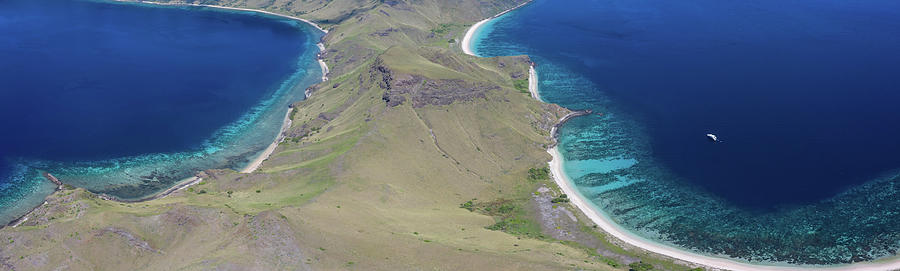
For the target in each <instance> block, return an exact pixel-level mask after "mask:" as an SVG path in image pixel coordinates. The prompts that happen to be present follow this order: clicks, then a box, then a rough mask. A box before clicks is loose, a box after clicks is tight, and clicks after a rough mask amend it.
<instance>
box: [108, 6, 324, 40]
mask: <svg viewBox="0 0 900 271" xmlns="http://www.w3.org/2000/svg"><path fill="white" fill-rule="evenodd" d="M115 1H118V2H133V3H141V4H152V5H163V6H192V7H207V8H218V9H229V10H240V11H248V12H256V13H263V14H268V15H272V16H277V17H282V18H288V19H291V20H297V21H301V22H304V23H307V24H309V25H311V26H313V27H315V28H316V29H318V30H319V31H322V32H324V33H326V34H327V33H328V30H326V29H324V28H322V27H320V26H319V25H317V24H316V23H313V22H312V21H310V20H307V19H303V18H300V17H294V16H290V15H284V14H278V13H275V12H271V11H265V10H258V9H249V8H235V7H225V6H217V5H204V4H193V3H161V2H154V1H142V0H136V1H132V0H115Z"/></svg>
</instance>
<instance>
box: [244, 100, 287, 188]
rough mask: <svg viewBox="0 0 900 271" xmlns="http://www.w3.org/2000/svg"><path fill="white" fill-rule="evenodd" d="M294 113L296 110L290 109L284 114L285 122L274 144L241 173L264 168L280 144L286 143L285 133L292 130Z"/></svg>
mask: <svg viewBox="0 0 900 271" xmlns="http://www.w3.org/2000/svg"><path fill="white" fill-rule="evenodd" d="M293 111H294V108H288V111H287V112H285V113H284V121H283V122H282V123H281V130H280V131H278V136H276V137H275V141H273V142H272V144H269V147H266V149H265V150H264V151H263V152H262V153H261V154H260V155H259V156H257V157H256V159H253V161H252V162H250V163H249V164H247V166H245V167H244V168H243V169H241V171H240V172H241V173H252V172H253V171H256V169H258V168H259V167H260V166H262V163H263V161H266V159H269V156H271V155H272V153H273V152H275V149H276V148H278V144H280V143H281V142H283V141H284V133H285V132H287V130H288V129H289V128H291V112H293Z"/></svg>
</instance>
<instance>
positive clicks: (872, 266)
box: [547, 147, 900, 271]
mask: <svg viewBox="0 0 900 271" xmlns="http://www.w3.org/2000/svg"><path fill="white" fill-rule="evenodd" d="M557 148H558V147H553V148H550V149H548V150H547V152H548V153H550V155H551V156H552V157H553V159H552V160H550V162H549V165H550V173H551V174H552V175H553V180H554V181H556V184H557V185H559V187H560V188H561V189H562V191H563V193H565V194H566V195H569V199H570V200H571V203H572V205H574V206H575V207H577V208H578V209H579V210H581V212H582V213H584V214H585V215H586V216H587V217H588V218H590V219H591V221H592V222H594V224H597V227H599V228H601V229H603V231H604V232H606V233H607V234H609V235H611V236H613V237H615V238H616V239H619V240H622V241H623V242H625V243H627V244H629V245H632V246H635V247H638V248H641V249H644V250H647V251H650V252H653V253H657V254H662V255H665V256H668V257H672V258H675V259H679V260H683V261H687V262H691V263H695V264H699V265H703V266H707V267H712V268H717V269H727V270H748V271H771V270H823V269H826V270H852V271H869V270H872V271H875V270H896V269H898V268H900V261H889V262H871V263H856V264H851V265H844V266H826V267H817V266H809V267H801V266H769V265H757V264H750V263H743V262H738V261H735V260H731V259H727V258H719V257H711V256H706V255H700V254H696V253H693V252H688V251H685V250H683V249H679V248H674V247H671V246H667V245H664V244H660V243H657V242H653V241H650V240H647V239H644V238H641V237H639V236H637V235H635V234H634V233H631V232H629V231H627V230H625V229H623V228H622V227H621V226H619V225H617V224H615V222H612V221H611V220H610V219H609V218H607V217H606V215H604V214H602V213H601V212H600V211H598V210H596V209H595V208H594V207H593V206H592V205H591V204H590V203H588V202H587V200H586V198H585V197H584V195H582V194H581V192H579V191H578V190H576V189H575V187H574V185H573V184H572V182H571V180H570V179H569V178H568V176H566V173H565V171H564V169H563V158H562V155H561V154H560V152H559V150H558V149H557Z"/></svg>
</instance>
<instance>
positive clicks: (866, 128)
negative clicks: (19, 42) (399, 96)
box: [474, 0, 900, 264]
mask: <svg viewBox="0 0 900 271" xmlns="http://www.w3.org/2000/svg"><path fill="white" fill-rule="evenodd" d="M474 47H475V51H476V53H477V54H478V55H480V56H498V55H519V54H528V55H530V56H531V57H532V59H533V60H534V61H535V62H536V63H537V65H538V66H537V72H538V77H539V78H540V93H541V95H542V98H543V99H544V100H545V101H547V102H551V103H558V104H560V105H562V106H565V107H568V108H570V109H592V110H593V111H594V112H598V113H600V114H595V115H591V116H587V117H581V118H576V119H574V120H572V121H571V122H569V123H567V124H566V125H565V126H563V127H562V129H561V137H560V149H561V152H562V153H563V156H564V158H565V166H564V167H565V171H566V172H567V174H568V175H569V176H570V177H571V178H572V179H573V182H574V183H575V184H576V186H577V187H578V188H579V190H580V191H581V192H583V193H584V194H585V195H586V196H587V197H589V198H590V199H591V200H592V201H593V203H594V204H596V205H597V207H598V208H599V209H601V210H602V211H603V212H604V213H605V214H606V215H607V216H609V217H610V218H612V219H613V220H614V221H616V222H617V223H619V224H621V225H623V226H624V227H625V228H628V229H629V230H631V231H632V232H635V233H637V234H639V235H641V236H644V237H646V238H649V239H653V240H657V241H660V242H664V243H668V244H671V245H675V246H679V247H682V248H686V249H690V250H693V251H695V252H699V253H704V254H710V255H720V256H728V257H734V258H739V259H742V260H747V261H752V262H779V263H794V264H837V263H849V262H857V261H863V260H871V259H876V258H879V257H884V256H890V255H895V254H896V253H897V251H898V248H900V193H898V192H900V183H898V182H900V180H898V178H897V176H898V169H900V155H898V154H900V140H898V139H900V2H898V1H890V0H864V1H843V0H825V1H812V0H789V1H784V0H761V1H732V0H726V1H722V0H691V1H667V0H604V1H596V0H570V1H550V0H536V1H534V2H533V3H531V4H529V5H527V6H525V7H523V8H521V9H519V10H516V11H514V12H511V13H509V14H507V15H504V16H502V17H500V18H499V19H496V20H492V21H490V22H489V23H488V24H486V25H485V27H483V28H480V29H479V31H478V33H477V34H476V37H475V45H474ZM707 133H714V134H716V135H717V136H718V138H719V139H720V140H721V142H718V143H713V142H712V141H710V140H708V139H707V138H706V137H705V134H707Z"/></svg>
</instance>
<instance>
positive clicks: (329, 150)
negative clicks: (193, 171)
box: [0, 0, 678, 270]
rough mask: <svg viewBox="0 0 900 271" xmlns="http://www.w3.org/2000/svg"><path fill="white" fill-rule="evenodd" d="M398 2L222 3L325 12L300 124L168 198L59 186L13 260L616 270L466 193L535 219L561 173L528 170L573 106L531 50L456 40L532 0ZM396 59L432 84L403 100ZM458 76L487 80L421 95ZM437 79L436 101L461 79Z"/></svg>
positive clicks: (10, 254) (11, 236)
mask: <svg viewBox="0 0 900 271" xmlns="http://www.w3.org/2000/svg"><path fill="white" fill-rule="evenodd" d="M384 2H386V3H380V1H377V2H376V1H362V0H334V1H325V0H321V1H319V0H317V1H283V0H275V1H222V2H212V3H219V4H225V5H230V6H240V7H250V8H260V9H266V10H271V11H277V12H282V13H286V14H293V15H301V16H303V17H307V18H311V19H315V20H319V21H323V22H327V24H326V27H328V28H330V29H331V32H330V33H329V34H328V36H326V38H325V41H326V45H327V47H328V48H329V52H328V54H327V58H326V62H328V63H329V65H330V66H331V67H332V74H331V75H330V76H329V77H330V78H331V80H330V81H328V82H326V83H323V84H320V85H318V86H315V92H314V94H313V96H312V97H311V98H310V99H308V100H306V101H302V102H298V103H297V104H295V108H296V113H295V114H293V119H294V122H293V123H294V124H293V127H292V128H291V130H290V132H289V134H290V138H289V139H288V140H287V141H285V143H283V144H281V145H280V146H279V147H278V149H277V150H276V152H275V153H274V154H273V156H272V157H270V158H269V159H268V160H267V161H266V162H265V163H264V164H263V166H262V167H261V169H260V170H258V171H257V172H255V173H252V174H240V173H236V172H234V171H231V170H208V171H206V172H204V173H203V174H204V175H205V178H204V179H205V181H204V182H202V183H201V184H199V185H195V186H193V187H191V188H189V189H186V190H182V191H180V192H176V193H175V194H173V195H171V196H169V197H166V198H163V199H159V200H153V201H149V202H143V203H134V204H124V203H115V202H109V201H103V200H100V199H98V198H96V197H95V196H94V195H92V194H90V193H88V192H86V191H84V190H81V189H73V190H64V191H62V192H58V193H56V194H54V195H53V196H51V197H50V198H49V199H48V201H49V204H47V205H44V206H42V207H40V208H38V209H36V211H35V212H33V213H32V214H31V215H29V220H28V221H27V222H25V223H23V224H22V225H21V226H19V227H16V228H11V227H7V228H4V229H2V230H0V242H2V244H3V245H2V246H0V269H4V268H6V269H20V270H50V269H55V268H57V267H66V268H69V269H75V270H80V269H102V270H130V269H153V270H172V269H186V270H194V269H214V268H216V269H257V270H269V269H363V270H398V269H400V270H403V269H420V268H422V267H425V268H429V269H446V270H483V269H500V270H502V269H527V270H540V269H571V268H574V267H577V268H580V269H591V270H605V269H613V268H612V267H610V266H609V265H607V264H605V263H603V262H602V261H599V260H598V259H599V258H598V257H596V255H595V252H594V251H593V249H585V248H584V247H583V246H582V245H579V244H574V243H564V242H559V241H556V240H554V239H552V238H523V237H518V236H516V235H513V234H507V233H504V232H501V231H494V230H488V229H486V227H487V226H490V225H492V224H494V223H495V222H496V221H495V219H494V218H493V217H491V216H487V215H484V214H483V213H482V212H470V211H468V210H466V209H462V208H459V206H460V204H461V203H463V202H466V201H468V200H470V199H473V198H478V199H480V200H481V201H490V200H498V199H514V200H516V202H519V203H520V204H519V205H517V207H516V210H517V211H516V213H517V214H519V215H520V216H523V217H525V218H526V219H532V218H529V217H532V216H534V215H535V214H534V213H535V211H534V210H532V208H530V207H529V205H528V204H529V203H528V202H529V199H530V195H531V194H532V193H533V192H534V191H535V190H536V189H537V188H538V187H539V186H542V185H545V186H547V185H550V184H551V183H552V182H548V181H546V180H545V181H543V182H534V181H527V180H526V179H527V175H528V174H527V171H528V169H529V168H534V167H543V166H544V165H545V163H546V161H547V160H549V155H547V153H546V152H545V148H546V145H547V144H549V143H550V140H549V138H547V136H548V132H547V131H548V130H549V127H550V126H551V125H553V124H554V122H555V121H556V120H557V119H558V118H559V117H560V116H562V115H564V114H565V113H567V112H568V111H567V110H565V109H561V108H559V107H556V106H554V105H546V104H541V103H538V102H536V101H533V100H531V99H530V98H529V96H528V95H526V94H522V93H520V92H519V91H518V90H516V89H515V88H514V83H513V82H514V81H515V80H517V78H513V76H517V77H518V76H522V75H526V74H527V63H528V59H527V58H526V57H505V58H491V59H476V58H474V57H469V56H464V55H462V54H461V53H459V52H458V51H457V50H456V49H454V48H458V44H456V45H454V44H453V43H451V42H448V41H449V40H450V39H454V38H456V39H458V37H459V36H461V35H462V32H463V31H465V28H466V25H463V24H459V23H458V22H473V21H477V20H478V19H480V18H483V17H487V16H490V15H492V14H494V13H497V12H499V11H501V10H503V9H506V8H508V7H511V6H514V5H515V4H516V2H517V1H515V0H508V1H503V0H498V1H489V2H487V3H483V2H484V1H477V0H465V1H459V2H458V3H457V1H435V0H421V1H407V2H409V3H407V2H404V1H384ZM444 2H446V3H444ZM450 2H453V3H450ZM379 67H380V68H381V69H379ZM386 70H387V71H389V72H385V71H386ZM385 74H390V76H392V78H393V79H396V80H393V81H391V82H392V83H393V84H394V86H393V89H394V90H397V89H398V87H397V85H396V84H397V82H398V80H399V79H403V78H407V79H408V78H421V80H423V81H422V82H420V83H416V84H414V85H413V86H412V87H411V88H412V91H410V92H409V93H400V94H398V95H400V96H403V97H404V98H406V101H405V102H404V103H402V104H400V105H398V106H395V107H390V106H387V105H386V103H385V101H384V100H382V97H383V95H384V93H385V92H386V91H387V92H390V91H391V90H387V89H386V87H385V86H384V84H383V82H384V81H385V80H384V79H385V78H386V77H385V76H386V75H385ZM526 76H527V75H526ZM521 78H522V77H518V79H519V80H520V79H521ZM456 79H461V80H464V81H465V82H468V83H478V84H481V85H482V86H488V88H487V91H482V92H481V93H482V94H483V95H480V96H479V95H475V96H473V97H470V98H461V99H459V100H454V101H452V103H450V104H447V105H425V106H413V105H414V104H415V103H414V100H415V98H416V97H417V95H419V96H422V95H426V94H428V93H424V92H423V91H422V89H418V88H419V87H422V86H424V85H425V84H426V82H451V81H452V80H456ZM389 81H390V80H389ZM439 86H442V87H443V89H442V91H445V92H442V93H438V94H440V95H437V96H439V97H437V98H438V99H440V98H446V97H448V96H453V95H455V94H457V93H458V92H460V91H463V90H461V89H455V88H454V87H453V85H446V84H444V85H440V84H439ZM425 100H427V99H425ZM532 220H533V219H532ZM581 221H584V219H583V218H582V219H581ZM532 224H534V223H532ZM579 225H581V227H583V228H585V229H587V227H586V226H584V225H583V224H579ZM532 228H534V227H532ZM532 230H534V229H532ZM585 232H590V230H589V229H587V230H585ZM591 234H594V235H598V236H599V237H598V238H600V239H602V240H605V238H604V237H603V236H602V234H599V233H591ZM605 244H606V246H607V247H609V248H612V249H616V250H617V251H618V253H623V254H628V255H634V253H632V252H628V251H624V250H621V249H618V248H615V247H614V246H611V245H609V244H608V243H605ZM629 253H630V254H629ZM653 261H655V262H656V263H659V266H668V267H670V268H678V267H677V266H670V265H667V263H666V262H665V261H664V260H659V259H655V260H653ZM620 268H622V267H620Z"/></svg>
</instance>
